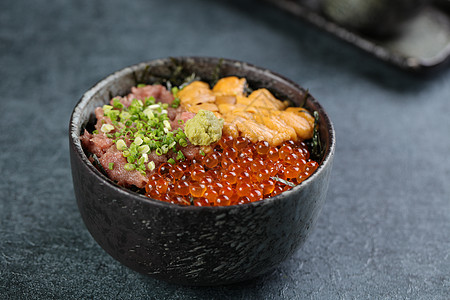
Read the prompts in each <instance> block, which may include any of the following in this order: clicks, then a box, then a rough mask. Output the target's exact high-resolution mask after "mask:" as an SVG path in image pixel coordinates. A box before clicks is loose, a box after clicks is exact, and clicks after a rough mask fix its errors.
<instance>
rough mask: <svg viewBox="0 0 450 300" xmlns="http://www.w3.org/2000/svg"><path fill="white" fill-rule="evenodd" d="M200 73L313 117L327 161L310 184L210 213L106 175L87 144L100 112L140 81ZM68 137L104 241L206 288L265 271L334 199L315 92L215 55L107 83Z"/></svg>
mask: <svg viewBox="0 0 450 300" xmlns="http://www.w3.org/2000/svg"><path fill="white" fill-rule="evenodd" d="M218 65H220V68H219V71H218V72H217V71H216V70H217V69H218V68H217V66H218ZM180 70H181V71H180ZM193 73H195V74H196V76H199V77H200V78H202V79H203V80H205V81H206V82H208V83H210V84H211V86H213V84H212V83H214V82H216V81H217V76H214V74H219V75H220V76H218V77H227V76H237V77H239V78H245V79H246V80H247V81H248V85H249V86H250V87H253V88H254V89H258V88H267V89H268V90H270V91H271V93H273V95H274V96H275V97H276V98H277V99H289V100H290V101H292V103H293V104H294V106H298V107H304V108H306V109H308V111H310V112H313V114H314V116H315V121H316V123H317V124H315V126H314V130H316V131H317V132H318V133H319V134H317V135H314V134H313V138H312V141H311V145H312V146H313V147H311V149H310V152H311V153H310V154H311V156H312V157H313V158H314V159H315V160H316V161H317V162H318V164H319V166H318V168H317V169H316V171H315V172H314V173H313V174H312V175H310V176H309V177H308V179H306V180H305V181H303V182H302V183H301V184H299V185H296V186H295V187H293V188H292V189H290V190H288V191H285V192H283V193H281V194H279V195H276V196H273V197H270V198H267V199H265V200H263V201H255V202H251V203H247V204H245V205H228V206H206V207H197V206H193V205H173V204H171V203H167V202H164V201H160V200H155V199H152V198H148V197H146V196H145V195H143V194H140V193H136V192H133V191H132V188H130V187H128V188H125V187H123V186H120V185H118V184H116V183H115V182H114V181H113V180H111V179H110V178H108V177H107V176H104V174H102V172H101V171H100V169H99V168H96V167H95V166H94V165H93V164H92V162H91V161H90V160H89V157H88V156H87V155H86V154H87V153H86V150H85V149H83V147H82V143H81V139H80V136H81V135H82V134H83V133H84V130H85V129H88V131H89V132H92V131H93V130H95V127H94V124H96V122H97V121H96V117H95V109H96V107H102V106H103V105H105V104H109V103H110V100H111V99H112V98H113V97H114V95H127V94H129V93H130V92H131V87H132V86H136V85H137V84H139V83H150V84H154V83H158V82H159V83H163V84H164V85H166V86H167V83H168V81H170V82H172V83H173V84H174V86H180V85H181V84H182V81H184V78H186V77H189V76H190V75H191V74H193ZM174 74H175V75H176V76H174ZM177 78H179V80H176V79H177ZM169 90H170V89H169ZM316 115H317V116H318V118H316ZM69 141H70V147H69V151H70V163H71V169H72V179H73V185H74V192H75V196H76V201H77V205H78V209H79V211H80V215H81V217H82V219H83V222H84V224H85V226H86V228H87V229H88V230H89V232H90V234H91V235H92V237H93V238H94V239H95V241H96V242H97V243H98V244H99V245H100V246H101V247H102V248H103V249H104V250H105V251H106V252H107V253H108V254H110V255H111V256H112V257H113V258H115V259H116V260H118V261H119V262H121V263H122V264H124V265H125V266H127V267H129V268H131V269H132V270H135V271H137V272H141V273H143V274H147V275H149V276H151V277H154V278H157V279H161V280H165V281H168V282H172V283H178V284H183V285H202V286H205V285H208V286H210V285H223V284H230V283H235V282H241V281H244V280H248V279H251V278H254V277H256V276H260V275H262V274H266V273H268V272H270V271H272V270H274V268H276V266H278V265H279V264H280V263H281V262H283V261H285V260H287V259H288V258H290V257H291V256H292V254H293V253H295V252H296V251H297V250H298V249H299V248H300V247H301V246H302V245H303V244H304V243H305V242H306V240H307V239H308V236H309V235H310V234H311V232H312V231H313V228H314V225H315V224H316V222H317V220H318V216H319V214H320V211H321V208H322V206H323V203H324V202H325V199H326V194H327V189H328V184H329V179H330V175H331V171H332V164H333V160H334V152H335V132H334V128H333V124H332V122H331V120H330V119H329V117H328V115H327V113H326V112H325V110H324V109H323V107H322V106H321V105H320V103H319V102H318V101H317V100H316V99H315V98H314V97H313V96H312V95H311V94H309V93H308V92H307V91H306V90H304V89H303V88H301V87H300V86H299V85H297V84H296V83H295V82H293V81H291V80H289V79H286V78H284V77H282V76H280V75H278V74H276V73H273V72H271V71H269V70H267V69H263V68H260V67H256V66H253V65H251V64H248V63H245V62H240V61H236V60H231V59H223V60H222V59H217V58H209V57H179V58H164V59H156V60H152V61H147V62H142V63H140V64H137V65H133V66H130V67H126V68H123V69H121V70H119V71H117V72H115V73H113V74H111V75H109V76H107V77H105V78H104V79H102V80H101V81H99V82H98V83H97V84H96V85H94V86H93V87H92V88H90V89H89V90H87V91H86V92H85V93H84V94H83V96H82V98H81V99H80V101H79V102H78V103H77V104H76V106H75V108H74V110H73V113H72V116H71V119H70V126H69ZM317 145H319V146H320V147H316V146H317ZM319 150H320V151H319Z"/></svg>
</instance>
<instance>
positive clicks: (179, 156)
mask: <svg viewBox="0 0 450 300" xmlns="http://www.w3.org/2000/svg"><path fill="white" fill-rule="evenodd" d="M184 159H185V157H184V154H183V152H181V150H178V152H177V157H176V160H184Z"/></svg>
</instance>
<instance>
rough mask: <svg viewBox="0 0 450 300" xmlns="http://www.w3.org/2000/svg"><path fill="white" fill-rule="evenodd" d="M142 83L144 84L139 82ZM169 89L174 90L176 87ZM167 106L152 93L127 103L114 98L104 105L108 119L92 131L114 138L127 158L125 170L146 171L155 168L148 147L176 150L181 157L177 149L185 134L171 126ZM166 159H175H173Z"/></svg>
mask: <svg viewBox="0 0 450 300" xmlns="http://www.w3.org/2000/svg"><path fill="white" fill-rule="evenodd" d="M143 86H145V84H140V85H138V87H143ZM172 91H173V92H174V93H176V92H177V88H173V89H172ZM178 101H179V100H178ZM174 102H175V104H176V101H174ZM173 104H174V103H172V107H173ZM168 107H169V104H167V103H160V102H158V103H157V102H156V101H155V98H154V97H148V98H146V99H144V100H139V99H134V100H132V101H131V104H130V105H129V106H128V107H125V106H124V105H123V104H122V103H121V102H120V98H113V100H112V105H104V106H103V113H104V116H105V117H107V118H109V119H110V120H111V122H104V123H103V124H102V126H101V128H100V130H99V131H94V132H93V133H94V134H98V133H103V134H105V135H106V136H107V137H109V138H111V139H112V140H113V141H114V143H115V144H116V148H117V150H119V151H121V152H122V155H123V157H125V158H126V160H127V163H126V164H125V166H124V168H125V170H127V171H132V170H137V171H139V172H141V173H142V174H145V171H146V170H147V169H148V170H153V169H154V168H155V163H154V162H153V161H151V162H149V152H151V151H155V153H156V154H157V155H164V154H167V153H168V152H169V151H175V152H176V153H177V156H176V159H177V160H184V155H183V154H182V153H181V151H178V152H177V149H179V147H186V146H187V144H188V142H187V139H186V135H185V134H184V132H183V130H182V129H180V128H178V129H176V130H172V126H171V124H170V121H169V117H168V116H167V108H168ZM110 123H111V124H110ZM169 161H173V163H175V160H174V159H171V160H169ZM113 168H114V164H109V169H111V170H112V169H113Z"/></svg>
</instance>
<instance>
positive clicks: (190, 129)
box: [184, 110, 224, 146]
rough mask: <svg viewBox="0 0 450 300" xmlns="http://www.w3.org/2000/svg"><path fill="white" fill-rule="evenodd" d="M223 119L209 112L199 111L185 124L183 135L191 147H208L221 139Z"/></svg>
mask: <svg viewBox="0 0 450 300" xmlns="http://www.w3.org/2000/svg"><path fill="white" fill-rule="evenodd" d="M223 122H224V121H223V119H219V118H217V117H216V116H215V115H214V113H212V112H211V111H209V110H200V111H199V112H198V113H197V114H196V115H195V116H194V117H193V118H192V119H190V120H188V121H187V122H186V125H185V127H184V133H185V134H186V136H187V138H188V139H189V141H190V142H191V143H192V144H193V145H198V146H208V145H210V144H212V143H215V142H217V141H218V140H220V138H221V137H222V128H223Z"/></svg>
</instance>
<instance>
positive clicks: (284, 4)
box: [265, 0, 450, 73]
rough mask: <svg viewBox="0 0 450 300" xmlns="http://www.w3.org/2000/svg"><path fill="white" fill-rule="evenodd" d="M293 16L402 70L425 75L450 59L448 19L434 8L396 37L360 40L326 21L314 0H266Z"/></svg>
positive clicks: (414, 19)
mask: <svg viewBox="0 0 450 300" xmlns="http://www.w3.org/2000/svg"><path fill="white" fill-rule="evenodd" d="M265 1H267V2H269V3H271V4H273V5H275V6H276V7H278V8H281V9H283V10H285V11H287V12H289V13H290V14H293V15H294V16H297V17H300V18H302V19H304V20H306V21H307V22H309V23H311V24H313V25H315V26H317V27H319V28H321V29H323V30H325V31H327V32H329V33H331V34H333V35H334V36H337V37H338V38H340V39H342V40H344V41H347V42H349V43H350V44H353V45H354V46H356V47H358V48H360V49H362V50H364V51H366V52H368V53H370V54H372V55H374V56H375V57H377V58H379V59H381V60H383V61H385V62H388V63H390V64H393V65H395V66H397V67H399V68H401V69H404V70H407V71H412V72H416V73H426V72H428V71H431V70H436V69H439V68H442V67H443V66H444V65H446V64H447V63H448V61H449V56H450V17H449V15H448V14H447V13H446V12H445V11H444V10H441V9H440V8H438V7H437V6H433V5H429V6H427V7H425V8H424V9H423V10H422V11H421V12H420V13H419V14H418V15H417V16H416V17H414V18H413V19H411V20H409V21H408V23H407V24H406V25H405V28H404V30H402V32H401V33H400V34H398V35H396V36H395V37H392V38H386V39H377V38H373V37H367V36H363V35H362V34H360V33H357V32H354V31H351V30H349V29H346V28H344V27H342V26H339V25H338V24H336V23H334V22H332V21H330V20H329V19H327V18H326V17H325V16H324V15H323V14H322V13H321V11H320V8H319V5H318V1H316V0H265Z"/></svg>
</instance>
